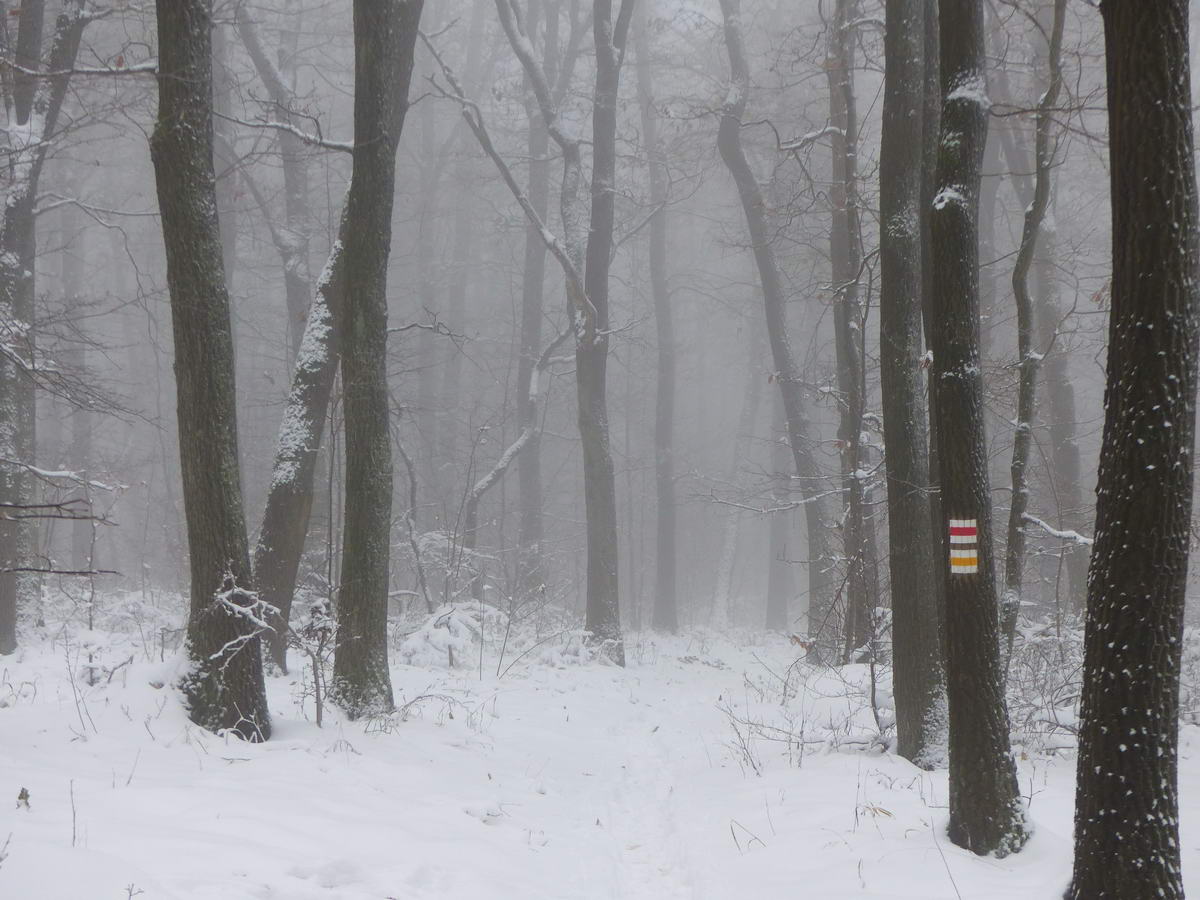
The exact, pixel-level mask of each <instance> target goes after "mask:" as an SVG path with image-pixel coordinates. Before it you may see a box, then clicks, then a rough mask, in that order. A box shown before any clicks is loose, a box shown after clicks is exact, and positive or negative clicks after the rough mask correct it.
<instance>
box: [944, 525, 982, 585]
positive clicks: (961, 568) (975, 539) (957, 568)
mask: <svg viewBox="0 0 1200 900" xmlns="http://www.w3.org/2000/svg"><path fill="white" fill-rule="evenodd" d="M978 543H979V527H978V523H977V521H976V520H975V519H951V520H950V573H951V574H952V575H974V574H976V573H977V572H978V571H979V553H978V549H977V545H978Z"/></svg>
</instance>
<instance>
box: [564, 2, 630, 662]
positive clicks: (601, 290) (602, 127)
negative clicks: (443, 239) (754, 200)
mask: <svg viewBox="0 0 1200 900" xmlns="http://www.w3.org/2000/svg"><path fill="white" fill-rule="evenodd" d="M634 2H635V0H622V3H621V7H620V11H619V12H618V13H617V18H616V21H615V22H614V21H613V16H612V0H595V3H594V4H593V6H592V32H593V35H594V38H595V46H596V88H595V92H594V95H593V107H592V210H591V223H590V227H589V232H588V238H587V251H586V254H585V260H586V262H585V269H584V278H583V281H584V291H585V293H586V295H587V301H588V302H587V304H586V309H585V312H584V314H583V317H582V319H581V321H580V325H581V326H582V327H581V330H580V333H579V336H578V340H577V341H576V344H575V385H576V395H577V398H578V406H579V408H578V415H579V436H580V438H581V440H582V443H583V493H584V507H585V512H586V518H587V557H588V558H587V610H586V622H587V629H588V631H590V632H591V634H592V636H593V639H594V640H596V641H597V642H599V644H600V645H601V646H602V647H603V648H604V652H605V654H606V655H607V656H608V657H609V658H610V659H612V661H613V662H616V663H617V664H618V665H624V664H625V647H624V643H623V641H622V639H621V610H620V600H619V596H618V578H617V571H618V565H617V495H616V484H615V481H614V477H613V461H612V451H611V449H610V447H609V436H608V397H607V386H606V381H607V372H608V326H609V305H608V272H609V267H610V265H611V263H612V253H613V215H614V206H615V196H614V191H615V189H616V185H615V179H616V169H617V145H616V142H617V90H618V88H619V87H620V82H621V62H622V60H623V59H624V56H625V39H626V38H627V37H628V35H629V19H630V16H631V15H632V14H633V4H634Z"/></svg>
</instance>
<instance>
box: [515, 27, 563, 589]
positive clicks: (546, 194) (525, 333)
mask: <svg viewBox="0 0 1200 900" xmlns="http://www.w3.org/2000/svg"><path fill="white" fill-rule="evenodd" d="M537 8H538V7H537V5H533V6H532V8H531V11H532V10H536V9H537ZM546 13H547V16H546V38H545V48H544V52H543V56H544V58H545V59H546V60H547V61H548V62H550V61H553V60H556V59H557V57H558V7H557V5H554V4H548V5H547V9H546ZM551 64H552V63H551ZM525 80H526V94H525V96H526V101H525V115H526V118H527V119H528V120H529V137H528V145H529V202H530V205H531V206H532V207H533V210H534V212H535V213H537V215H538V218H540V219H541V220H542V221H543V222H544V221H546V214H547V211H548V210H549V205H550V162H549V160H548V159H547V157H548V155H549V152H550V134H549V132H548V131H547V130H546V125H545V123H544V122H543V121H542V119H541V113H540V111H539V109H538V105H537V100H536V98H534V97H532V96H531V95H530V88H529V84H528V81H529V79H528V76H526V79H525ZM522 279H523V283H522V290H521V356H520V359H519V360H518V361H517V424H518V427H519V428H520V430H521V431H525V430H527V429H530V428H533V429H534V432H533V434H532V435H531V436H530V438H529V444H528V446H526V448H525V450H524V452H522V453H521V456H520V457H519V458H518V460H517V479H518V481H519V483H520V486H519V497H520V501H519V502H520V524H519V526H518V536H517V592H518V594H519V596H522V597H533V596H537V595H538V594H539V593H541V592H542V591H543V590H544V589H545V585H546V577H547V574H548V573H547V571H546V561H545V557H544V555H543V549H542V539H543V529H542V445H541V430H540V428H538V407H537V402H536V400H535V396H534V390H533V387H534V378H535V377H536V372H535V366H536V365H537V360H538V350H539V347H540V346H541V343H542V315H543V300H544V294H545V281H546V245H545V242H543V240H542V236H541V235H540V234H539V233H538V229H537V226H535V225H534V224H533V223H532V222H530V223H528V224H527V225H526V228H525V265H524V269H523V272H522Z"/></svg>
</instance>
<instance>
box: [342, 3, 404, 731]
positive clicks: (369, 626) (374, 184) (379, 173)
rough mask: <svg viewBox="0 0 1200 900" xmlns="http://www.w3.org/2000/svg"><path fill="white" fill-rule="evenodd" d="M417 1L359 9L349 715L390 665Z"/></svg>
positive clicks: (350, 198)
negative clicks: (406, 165) (399, 197)
mask: <svg viewBox="0 0 1200 900" xmlns="http://www.w3.org/2000/svg"><path fill="white" fill-rule="evenodd" d="M422 5H423V3H422V0H387V2H384V3H380V2H378V0H355V2H354V169H353V173H352V174H351V177H350V189H349V192H348V193H347V195H346V219H347V221H348V222H349V223H350V228H349V233H348V235H347V238H346V240H345V243H344V247H343V250H342V252H343V253H344V254H345V257H346V271H345V286H346V295H345V306H344V310H343V315H342V322H341V328H340V340H341V345H342V352H341V370H342V385H343V393H344V399H343V403H344V405H345V430H346V488H345V490H346V522H345V535H344V539H343V540H344V543H343V551H342V578H341V586H340V588H339V590H338V596H337V619H338V642H337V646H336V648H335V650H334V663H333V666H334V672H333V675H334V677H333V683H332V684H331V685H330V696H331V698H332V699H334V700H335V701H336V702H337V703H338V704H339V705H340V706H341V707H342V708H343V709H344V710H345V711H346V712H347V714H348V715H350V716H351V717H359V716H364V715H371V714H374V713H379V712H386V711H389V710H390V709H391V708H392V684H391V676H390V674H389V672H388V659H387V637H388V636H387V601H388V588H389V584H388V569H389V560H390V556H391V526H392V444H391V440H392V438H391V431H390V428H389V425H388V416H389V405H388V386H387V359H386V353H387V263H388V256H389V254H390V252H391V239H392V200H393V194H394V193H395V178H396V147H397V145H398V144H399V142H400V133H401V131H402V129H403V127H404V116H405V113H406V112H407V111H408V90H409V84H410V82H411V80H412V69H413V58H414V54H415V50H416V40H417V33H418V27H419V23H420V19H421V8H422Z"/></svg>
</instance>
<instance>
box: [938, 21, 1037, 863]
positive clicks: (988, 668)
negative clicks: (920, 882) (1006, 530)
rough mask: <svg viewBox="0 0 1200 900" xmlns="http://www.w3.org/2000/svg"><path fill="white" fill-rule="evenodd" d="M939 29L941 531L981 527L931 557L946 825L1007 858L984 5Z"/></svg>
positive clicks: (1013, 829)
mask: <svg viewBox="0 0 1200 900" xmlns="http://www.w3.org/2000/svg"><path fill="white" fill-rule="evenodd" d="M939 31H940V43H941V47H940V51H941V54H940V59H941V91H942V98H943V100H942V117H941V139H940V141H939V153H938V162H937V194H936V195H935V197H934V200H933V213H932V221H931V227H932V238H933V265H934V281H933V288H934V290H933V307H934V308H933V314H934V318H933V329H932V330H933V345H932V349H933V379H934V380H935V381H936V382H937V409H936V411H935V418H934V426H935V428H936V431H937V435H938V449H939V451H940V456H939V459H938V463H939V467H940V471H941V490H942V507H943V513H944V515H945V516H946V517H947V521H946V522H944V523H942V524H941V525H940V529H941V530H942V531H945V530H947V527H948V524H949V522H950V521H952V520H974V522H975V526H976V529H977V532H976V542H975V552H976V555H975V557H974V559H976V563H974V564H973V565H969V566H968V567H967V568H966V569H965V570H960V571H954V570H953V568H952V566H951V564H950V557H949V555H947V556H943V557H941V559H940V560H939V564H940V566H941V568H942V573H943V577H944V578H945V579H946V618H945V640H946V682H947V692H946V693H947V699H948V706H949V724H950V739H949V749H950V829H949V834H950V839H951V840H952V841H953V842H954V843H956V844H958V845H959V846H961V847H965V848H966V849H969V850H971V851H973V852H975V853H978V854H989V853H994V854H997V855H1005V854H1008V853H1012V852H1015V851H1017V850H1019V849H1020V848H1021V846H1022V845H1023V844H1024V842H1025V839H1026V831H1025V824H1024V809H1023V806H1022V803H1021V800H1020V794H1019V792H1018V788H1017V777H1016V769H1015V766H1014V763H1013V759H1012V755H1011V752H1010V747H1009V733H1008V711H1007V708H1006V704H1005V699H1004V691H1003V679H1002V675H1001V669H1000V647H999V643H998V628H997V625H998V619H997V605H996V588H995V583H994V568H993V566H994V561H993V553H992V528H991V513H992V510H991V495H990V493H989V489H988V470H987V454H986V447H985V442H984V425H983V417H984V407H983V375H982V372H981V370H980V357H979V268H978V264H977V254H978V251H979V232H978V211H979V182H980V169H981V165H982V161H983V150H984V142H985V140H986V137H987V114H988V106H989V103H988V100H987V81H986V75H985V71H984V59H985V57H984V52H983V8H982V4H981V3H980V2H978V0H970V2H965V0H964V2H962V3H956V4H946V5H944V6H943V8H942V9H941V10H940V22H939ZM955 546H958V547H961V546H962V545H955ZM969 546H970V545H968V547H969ZM951 552H953V551H951ZM967 552H969V551H967Z"/></svg>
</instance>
